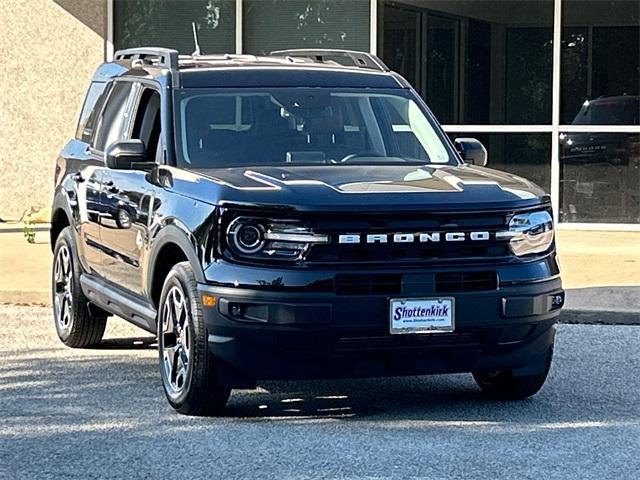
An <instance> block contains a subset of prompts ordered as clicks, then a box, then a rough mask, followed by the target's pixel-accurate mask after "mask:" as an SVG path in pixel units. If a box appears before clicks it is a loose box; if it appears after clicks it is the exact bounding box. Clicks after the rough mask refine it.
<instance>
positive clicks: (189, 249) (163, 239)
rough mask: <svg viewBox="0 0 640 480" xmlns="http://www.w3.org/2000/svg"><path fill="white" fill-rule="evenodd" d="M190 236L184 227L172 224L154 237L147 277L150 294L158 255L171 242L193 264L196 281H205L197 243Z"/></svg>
mask: <svg viewBox="0 0 640 480" xmlns="http://www.w3.org/2000/svg"><path fill="white" fill-rule="evenodd" d="M189 237H191V234H189V233H187V232H186V231H185V230H184V229H182V228H180V227H178V226H177V225H176V224H170V225H167V226H165V227H164V228H162V229H161V230H160V232H159V233H158V236H157V237H156V238H155V239H153V241H152V246H151V250H150V254H149V263H148V265H149V271H148V275H147V279H146V286H147V292H148V293H149V294H151V291H152V288H153V277H154V275H155V269H156V263H157V261H158V260H159V259H158V255H159V254H160V252H161V251H162V248H163V247H164V246H166V245H167V244H170V243H173V244H175V245H177V246H178V247H179V248H180V249H181V250H182V251H183V253H184V254H185V256H186V257H187V260H188V261H189V263H190V264H191V268H192V269H193V274H194V276H195V277H196V281H197V282H198V283H204V282H205V277H204V270H203V268H202V264H201V262H200V260H199V259H198V255H197V253H196V247H195V244H194V242H193V241H192V240H190V238H189Z"/></svg>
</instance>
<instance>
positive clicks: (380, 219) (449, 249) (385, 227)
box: [304, 212, 511, 266]
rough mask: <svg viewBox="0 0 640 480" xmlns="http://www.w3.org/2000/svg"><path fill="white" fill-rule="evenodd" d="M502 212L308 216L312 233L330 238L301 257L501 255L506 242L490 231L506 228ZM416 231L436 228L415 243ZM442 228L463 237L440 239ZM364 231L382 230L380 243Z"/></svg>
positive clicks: (412, 259) (386, 259)
mask: <svg viewBox="0 0 640 480" xmlns="http://www.w3.org/2000/svg"><path fill="white" fill-rule="evenodd" d="M508 215H509V213H508V212H495V213H476V214H472V213H459V214H452V213H449V214H436V213H420V214H409V213H387V214H384V215H383V214H370V213H366V214H365V213H363V214H351V215H347V214H345V215H331V216H328V215H327V216H322V215H312V216H310V218H309V219H308V220H307V221H308V223H309V225H310V227H311V228H312V229H313V231H314V232H316V233H323V234H327V235H329V237H330V242H329V243H326V244H316V245H313V246H312V247H311V248H310V249H309V251H308V252H307V254H306V255H305V258H304V261H305V264H307V265H318V266H322V265H335V266H343V265H344V266H349V265H353V264H372V265H374V264H378V265H389V264H394V265H398V264H410V265H416V264H425V263H437V262H439V261H450V260H457V259H474V258H475V259H482V260H483V261H485V260H486V258H488V257H489V258H493V259H498V258H501V257H502V258H506V257H509V256H510V254H511V252H510V249H509V245H508V242H507V241H505V240H497V239H496V238H495V233H496V232H498V231H504V230H505V229H507V225H506V224H507V217H508ZM471 232H488V233H489V239H488V240H471V238H470V236H471V235H470V234H471ZM395 233H399V234H410V235H415V240H414V241H412V242H404V243H401V242H394V241H393V234H395ZM419 233H430V234H431V233H439V234H440V241H438V242H435V241H425V242H420V241H419V236H418V235H417V234H419ZM447 233H456V234H459V233H463V234H464V236H465V239H464V240H463V241H446V240H445V236H446V234H447ZM341 234H343V235H357V236H359V238H360V242H359V243H339V240H338V239H339V236H340V235H341ZM367 235H382V236H385V238H386V239H387V242H386V243H378V242H376V243H367V242H366V237H367Z"/></svg>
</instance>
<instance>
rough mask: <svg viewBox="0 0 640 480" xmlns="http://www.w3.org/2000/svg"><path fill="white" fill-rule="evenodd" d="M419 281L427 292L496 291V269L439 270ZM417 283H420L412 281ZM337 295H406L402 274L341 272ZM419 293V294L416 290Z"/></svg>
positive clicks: (336, 278)
mask: <svg viewBox="0 0 640 480" xmlns="http://www.w3.org/2000/svg"><path fill="white" fill-rule="evenodd" d="M421 277H422V281H421V282H419V284H421V285H422V287H423V288H424V290H425V293H426V292H433V293H463V292H479V291H484V290H496V289H497V288H498V274H497V272H496V271H465V272H436V273H434V274H422V275H421ZM412 284H413V286H414V287H415V286H417V285H418V283H416V282H415V281H413V282H412ZM333 291H334V292H335V293H336V295H399V294H402V293H403V291H402V275H400V274H337V275H336V276H335V277H334V281H333ZM413 294H414V295H415V293H413Z"/></svg>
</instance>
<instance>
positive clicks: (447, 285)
mask: <svg viewBox="0 0 640 480" xmlns="http://www.w3.org/2000/svg"><path fill="white" fill-rule="evenodd" d="M435 277H436V278H435V291H436V293H452V292H478V291H483V290H495V289H497V288H498V274H497V273H496V272H495V271H493V272H492V271H487V272H473V271H471V272H438V273H436V275H435Z"/></svg>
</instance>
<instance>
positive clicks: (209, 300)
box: [202, 293, 216, 307]
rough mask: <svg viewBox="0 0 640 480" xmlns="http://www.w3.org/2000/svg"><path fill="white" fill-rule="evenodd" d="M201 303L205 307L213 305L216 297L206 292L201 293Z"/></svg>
mask: <svg viewBox="0 0 640 480" xmlns="http://www.w3.org/2000/svg"><path fill="white" fill-rule="evenodd" d="M202 305H204V306H205V307H215V306H216V297H214V296H213V295H209V294H208V293H203V294H202Z"/></svg>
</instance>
